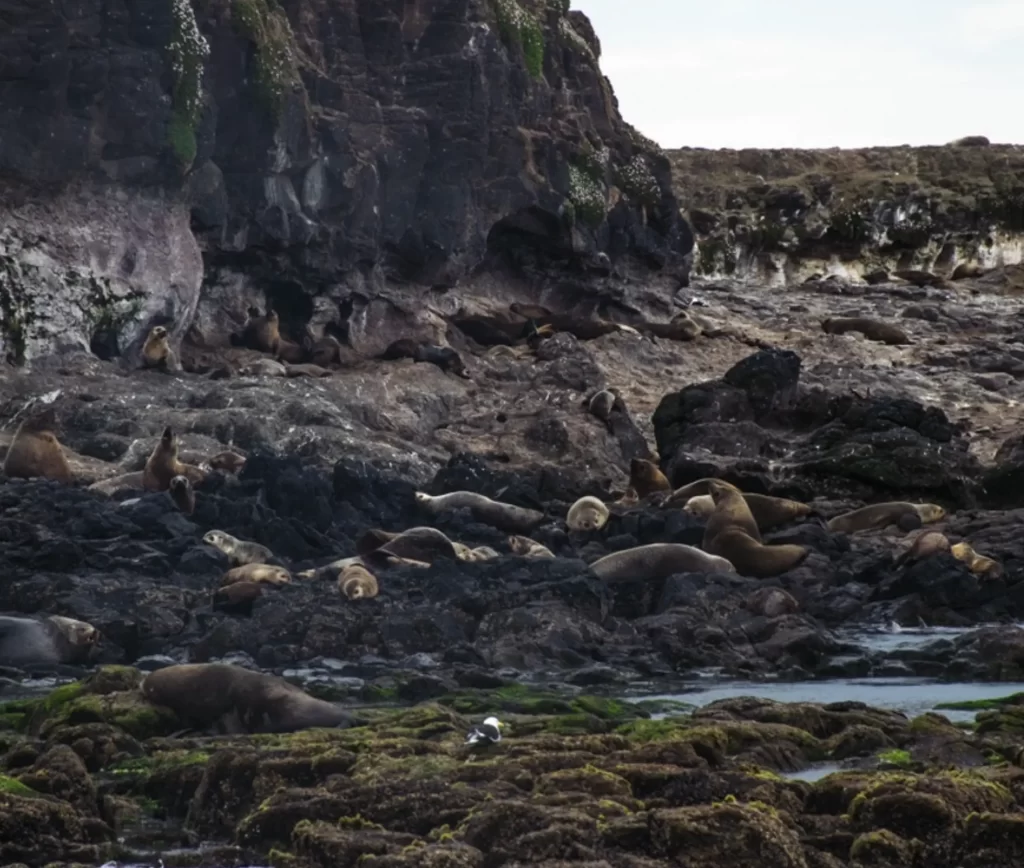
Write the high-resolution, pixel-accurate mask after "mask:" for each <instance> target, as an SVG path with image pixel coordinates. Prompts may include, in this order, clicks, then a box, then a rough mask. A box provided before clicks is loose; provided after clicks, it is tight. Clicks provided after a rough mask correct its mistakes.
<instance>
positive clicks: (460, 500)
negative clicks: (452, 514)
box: [416, 491, 544, 533]
mask: <svg viewBox="0 0 1024 868" xmlns="http://www.w3.org/2000/svg"><path fill="white" fill-rule="evenodd" d="M416 502H417V503H418V504H419V505H420V507H421V508H422V509H425V510H426V511H427V512H429V513H430V514H431V515H438V514H440V513H442V512H444V511H446V510H449V509H469V510H470V512H472V513H473V517H474V518H475V519H476V520H477V521H481V522H483V523H484V524H489V525H491V526H492V527H496V528H498V529H499V530H503V531H506V532H507V533H529V532H530V531H531V530H533V529H534V528H535V527H537V526H538V525H540V524H541V523H542V522H543V521H544V513H542V512H538V511H537V510H535V509H527V508H526V507H523V506H514V505H513V504H511V503H502V502H501V501H500V500H491V499H490V498H489V497H485V496H484V495H482V494H477V493H476V492H475V491H452V492H449V493H448V494H440V495H438V496H437V497H431V496H430V495H429V494H426V493H425V492H422V491H417V492H416Z"/></svg>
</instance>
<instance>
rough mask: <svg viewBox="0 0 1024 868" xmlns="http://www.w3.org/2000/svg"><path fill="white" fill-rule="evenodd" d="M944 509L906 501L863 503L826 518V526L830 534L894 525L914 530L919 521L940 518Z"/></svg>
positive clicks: (930, 504) (927, 521) (944, 512)
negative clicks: (865, 504)
mask: <svg viewBox="0 0 1024 868" xmlns="http://www.w3.org/2000/svg"><path fill="white" fill-rule="evenodd" d="M945 515H946V510H945V509H943V508H942V507H941V506H939V505H938V504H935V503H906V502H905V501H899V500H894V501H887V502H886V503H873V504H871V505H870V506H862V507H861V508H860V509H854V510H852V511H851V512H844V513H843V514H842V515H837V516H835V517H834V518H831V519H829V521H828V525H827V526H828V529H829V530H830V531H832V532H833V533H857V532H858V531H862V530H881V529H882V528H885V527H888V526H889V525H892V524H894V525H897V526H898V527H899V528H900V530H904V531H910V530H917V529H918V528H919V527H921V525H922V524H932V523H934V522H936V521H940V520H941V519H942V518H944V517H945Z"/></svg>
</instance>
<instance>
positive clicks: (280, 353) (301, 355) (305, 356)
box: [275, 338, 309, 376]
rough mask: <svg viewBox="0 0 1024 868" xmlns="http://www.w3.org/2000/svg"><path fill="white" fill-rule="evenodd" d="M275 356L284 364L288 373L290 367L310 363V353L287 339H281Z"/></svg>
mask: <svg viewBox="0 0 1024 868" xmlns="http://www.w3.org/2000/svg"><path fill="white" fill-rule="evenodd" d="M275 355H276V356H277V360H278V361H279V362H283V363H284V369H285V370H286V371H287V370H288V366H289V365H302V364H303V363H305V362H308V361H309V353H308V352H307V351H306V348H305V347H303V346H302V345H301V344H297V343H295V342H294V341H290V340H288V339H287V338H280V339H279V340H278V342H277V352H276V353H275ZM297 376H298V375H297Z"/></svg>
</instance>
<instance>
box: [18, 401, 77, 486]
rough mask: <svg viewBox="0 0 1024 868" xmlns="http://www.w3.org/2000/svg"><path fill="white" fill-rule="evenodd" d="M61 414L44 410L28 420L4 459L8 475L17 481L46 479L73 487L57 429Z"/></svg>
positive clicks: (26, 418) (33, 414) (31, 414)
mask: <svg viewBox="0 0 1024 868" xmlns="http://www.w3.org/2000/svg"><path fill="white" fill-rule="evenodd" d="M56 425H57V412H56V411H55V410H54V408H53V407H43V408H42V409H40V410H35V411H33V412H31V413H30V414H29V415H28V416H26V417H25V418H24V419H23V420H22V422H21V424H20V425H19V426H18V430H17V431H16V432H15V434H14V439H13V440H12V441H11V445H10V448H8V450H7V455H6V457H5V458H4V475H5V476H7V477H9V478H11V479H14V478H18V479H34V478H37V477H40V476H41V477H43V478H44V479H53V480H56V481H57V482H63V483H70V482H71V480H72V476H71V465H69V464H68V459H67V457H66V456H65V455H64V450H63V449H62V448H61V445H60V441H59V440H58V439H57V435H56V434H54V433H53V429H54V428H55V427H56Z"/></svg>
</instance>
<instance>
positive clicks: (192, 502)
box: [167, 476, 196, 515]
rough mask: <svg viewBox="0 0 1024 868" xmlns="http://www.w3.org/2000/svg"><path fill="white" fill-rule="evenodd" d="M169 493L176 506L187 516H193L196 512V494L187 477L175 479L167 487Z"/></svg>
mask: <svg viewBox="0 0 1024 868" xmlns="http://www.w3.org/2000/svg"><path fill="white" fill-rule="evenodd" d="M167 493H168V494H170V496H171V500H172V501H174V505H175V506H176V507H178V509H179V510H181V511H182V512H183V513H184V514H185V515H192V513H193V512H195V511H196V493H195V490H194V489H193V488H192V483H191V482H189V481H188V477H187V476H175V477H173V478H172V479H171V484H170V485H169V486H168V487H167Z"/></svg>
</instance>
